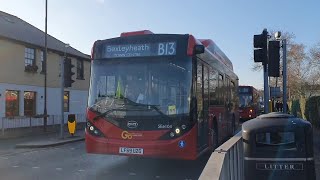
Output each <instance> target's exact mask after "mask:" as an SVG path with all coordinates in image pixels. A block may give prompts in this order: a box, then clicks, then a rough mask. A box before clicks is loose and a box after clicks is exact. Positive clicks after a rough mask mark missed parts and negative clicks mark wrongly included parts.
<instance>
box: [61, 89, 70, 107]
mask: <svg viewBox="0 0 320 180" xmlns="http://www.w3.org/2000/svg"><path fill="white" fill-rule="evenodd" d="M69 99H70V92H69V91H65V92H64V97H63V109H64V112H69V105H70V104H69Z"/></svg>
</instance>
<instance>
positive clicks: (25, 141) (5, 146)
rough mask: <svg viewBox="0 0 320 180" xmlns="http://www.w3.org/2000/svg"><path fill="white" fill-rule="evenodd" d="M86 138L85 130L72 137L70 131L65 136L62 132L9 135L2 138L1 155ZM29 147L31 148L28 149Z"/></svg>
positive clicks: (0, 141)
mask: <svg viewBox="0 0 320 180" xmlns="http://www.w3.org/2000/svg"><path fill="white" fill-rule="evenodd" d="M83 140H84V130H83V129H81V130H77V131H76V133H75V135H74V136H73V137H72V136H71V135H70V134H69V133H68V132H65V133H64V138H63V139H61V138H60V133H57V132H56V133H34V134H32V135H30V134H28V135H25V136H19V137H15V138H13V137H9V138H2V139H0V156H1V155H6V154H12V153H13V154H15V153H21V152H24V151H30V148H47V147H54V146H59V145H64V144H69V143H74V142H78V141H83ZM27 149H29V150H27Z"/></svg>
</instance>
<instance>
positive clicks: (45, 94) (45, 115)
mask: <svg viewBox="0 0 320 180" xmlns="http://www.w3.org/2000/svg"><path fill="white" fill-rule="evenodd" d="M45 14H46V15H45V37H44V44H45V45H44V46H45V53H44V59H43V63H44V64H43V68H44V109H43V115H44V117H43V130H44V131H47V113H48V112H47V55H48V47H47V46H48V45H47V35H48V32H47V15H48V1H47V0H46V13H45Z"/></svg>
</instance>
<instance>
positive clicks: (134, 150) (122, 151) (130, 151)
mask: <svg viewBox="0 0 320 180" xmlns="http://www.w3.org/2000/svg"><path fill="white" fill-rule="evenodd" d="M119 153H120V154H143V149H142V148H127V147H120V148H119Z"/></svg>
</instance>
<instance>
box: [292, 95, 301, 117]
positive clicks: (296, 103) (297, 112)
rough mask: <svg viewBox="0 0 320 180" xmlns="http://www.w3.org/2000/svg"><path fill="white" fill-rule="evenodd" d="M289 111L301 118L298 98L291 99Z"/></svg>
mask: <svg viewBox="0 0 320 180" xmlns="http://www.w3.org/2000/svg"><path fill="white" fill-rule="evenodd" d="M290 112H291V114H292V115H294V116H296V117H299V118H302V117H301V108H300V102H299V100H298V99H296V100H293V101H292V104H291V111H290Z"/></svg>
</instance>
